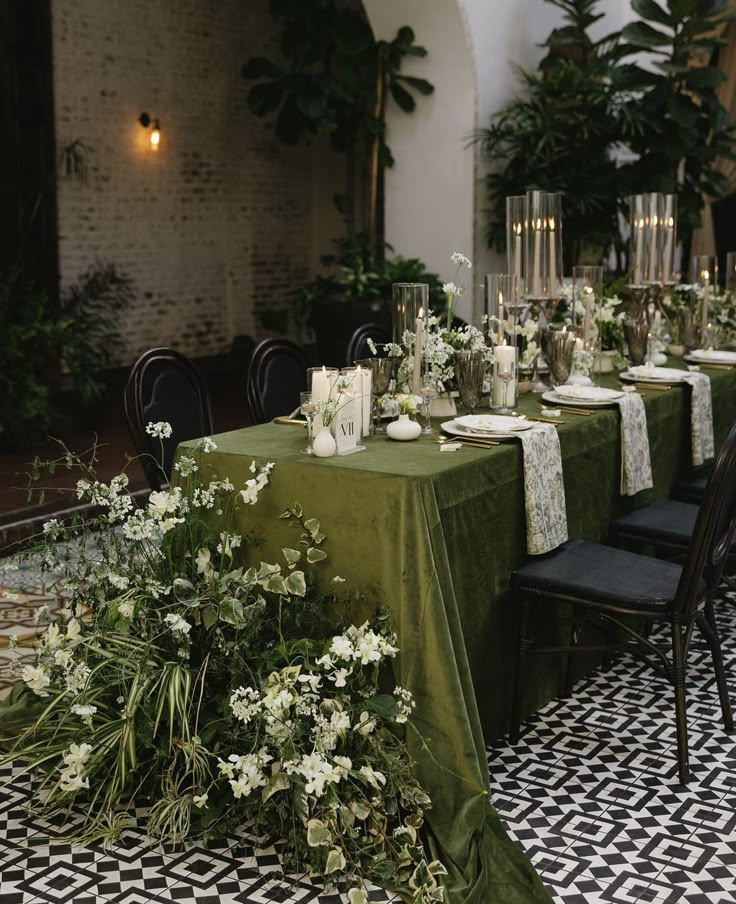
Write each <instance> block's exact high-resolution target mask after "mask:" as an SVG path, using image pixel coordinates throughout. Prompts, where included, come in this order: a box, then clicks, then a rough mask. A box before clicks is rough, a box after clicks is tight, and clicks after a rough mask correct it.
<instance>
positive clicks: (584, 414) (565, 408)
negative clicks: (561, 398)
mask: <svg viewBox="0 0 736 904" xmlns="http://www.w3.org/2000/svg"><path fill="white" fill-rule="evenodd" d="M559 407H560V408H561V409H562V411H563V413H564V414H579V415H580V416H581V417H590V416H591V414H595V411H592V410H591V409H590V408H570V406H569V405H564V404H563V403H562V402H560V405H559ZM542 411H544V406H542Z"/></svg>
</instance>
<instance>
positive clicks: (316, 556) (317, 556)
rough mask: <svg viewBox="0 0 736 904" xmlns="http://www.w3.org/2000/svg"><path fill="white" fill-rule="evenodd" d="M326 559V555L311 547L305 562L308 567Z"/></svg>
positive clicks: (322, 551)
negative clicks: (307, 563)
mask: <svg viewBox="0 0 736 904" xmlns="http://www.w3.org/2000/svg"><path fill="white" fill-rule="evenodd" d="M326 558H327V553H326V552H325V551H324V550H322V549H315V548H314V547H313V546H310V547H309V549H308V550H307V562H309V564H310V565H314V563H315V562H321V561H322V559H326Z"/></svg>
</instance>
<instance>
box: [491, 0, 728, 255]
mask: <svg viewBox="0 0 736 904" xmlns="http://www.w3.org/2000/svg"><path fill="white" fill-rule="evenodd" d="M546 2H549V3H552V4H553V5H554V6H556V7H557V8H558V9H559V10H560V12H561V13H562V18H563V22H564V25H563V27H561V28H557V29H554V30H553V31H552V33H551V34H550V36H549V38H548V39H547V41H546V42H545V46H546V47H547V48H548V53H547V56H546V57H545V59H544V60H543V61H542V63H541V64H540V68H539V71H536V72H529V71H525V70H522V69H519V70H518V78H519V81H520V83H521V88H522V90H521V93H520V94H519V95H518V96H516V97H514V98H512V99H511V100H510V101H509V102H508V103H507V104H505V105H504V106H503V107H502V108H501V110H500V111H499V112H498V113H497V114H495V115H494V117H493V118H492V120H491V123H490V125H489V127H488V128H487V129H484V130H481V131H480V132H479V133H478V134H477V135H476V140H477V141H479V142H480V143H481V145H482V148H483V150H484V152H485V154H486V156H487V157H488V159H489V161H490V162H491V164H492V166H493V170H492V172H491V173H490V175H489V176H488V178H487V190H488V199H489V202H490V209H489V228H488V235H489V241H491V242H492V243H494V244H495V245H496V247H498V248H499V249H503V248H504V247H505V240H506V239H505V216H506V211H505V198H506V196H507V195H514V194H523V193H524V192H525V191H526V190H527V189H531V188H540V189H543V190H550V191H551V190H557V191H562V192H563V193H564V197H563V206H564V217H565V222H564V226H565V229H564V233H563V239H564V256H565V266H566V268H569V267H570V266H572V264H574V263H577V262H578V261H579V260H580V259H587V260H595V259H600V258H601V257H602V256H603V255H604V253H605V252H606V251H607V250H608V248H610V247H611V246H613V247H615V248H617V249H618V250H621V239H620V236H619V226H618V216H617V214H618V212H619V211H622V210H623V205H624V204H625V199H626V197H627V196H628V195H630V194H634V193H639V192H645V191H665V192H676V193H677V194H678V196H679V221H680V222H679V235H680V237H681V238H682V239H683V240H684V242H685V251H686V254H687V253H688V248H689V240H690V235H691V232H692V229H693V228H694V227H695V226H697V225H699V223H700V212H701V210H702V208H703V203H704V196H706V195H707V196H711V197H719V196H721V195H723V194H724V193H725V192H726V191H728V188H729V186H728V183H727V180H726V179H725V178H724V177H723V176H722V175H721V174H720V173H719V172H718V169H717V166H716V164H717V160H718V158H719V157H721V158H724V157H725V158H728V159H733V156H734V155H733V144H734V131H733V128H732V126H731V125H729V124H728V123H727V122H726V111H725V110H724V108H723V106H722V105H721V104H720V102H719V101H718V98H717V97H716V94H715V90H716V88H717V86H718V84H719V83H720V82H721V81H722V80H723V78H724V76H723V73H722V72H721V71H720V70H719V69H718V68H717V65H716V62H717V61H716V58H715V51H716V50H717V48H718V47H719V46H721V45H722V44H723V43H724V42H723V41H722V40H721V39H719V38H716V37H714V35H713V29H714V28H715V27H716V26H717V25H718V24H720V23H723V22H725V21H727V20H728V19H730V18H732V14H731V13H730V12H728V9H729V4H728V0H667V3H666V5H663V4H660V3H658V2H656V0H632V8H633V10H634V12H635V13H636V14H637V15H639V16H641V21H637V22H634V23H632V24H630V25H628V26H626V27H625V28H624V29H623V31H622V32H621V33H618V32H614V33H611V34H609V35H606V36H605V37H603V38H602V39H600V40H598V41H594V40H593V39H592V38H591V36H590V34H589V30H590V28H591V26H592V25H593V24H594V23H595V22H598V21H599V20H601V19H602V17H603V16H602V14H601V13H599V12H598V11H597V9H598V0H546ZM652 23H654V24H652ZM641 51H647V52H649V53H651V54H653V68H646V69H645V68H644V67H642V66H640V65H638V64H637V63H632V62H630V61H629V57H631V56H632V55H633V54H638V53H640V52H641ZM696 63H697V65H695V64H696Z"/></svg>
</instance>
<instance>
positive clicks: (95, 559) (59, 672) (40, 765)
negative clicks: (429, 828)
mask: <svg viewBox="0 0 736 904" xmlns="http://www.w3.org/2000/svg"><path fill="white" fill-rule="evenodd" d="M147 429H148V432H149V433H150V434H151V435H152V436H156V437H160V438H161V439H162V440H163V439H164V438H168V437H170V436H171V427H170V425H169V424H166V423H164V422H161V423H157V424H149V425H148V428H147ZM216 448H217V447H216V445H215V443H214V442H213V441H212V440H210V439H209V438H205V439H203V440H201V441H200V442H199V443H198V444H197V447H196V448H192V449H190V450H188V451H187V452H184V453H183V454H181V455H180V456H179V458H178V460H177V463H176V465H175V477H176V480H177V481H178V486H176V487H174V488H173V489H171V490H169V491H163V492H154V493H151V495H150V498H149V501H148V505H147V506H145V507H144V508H142V509H136V508H135V506H134V504H133V501H132V499H131V497H130V496H129V494H128V491H127V478H126V477H125V475H124V474H121V475H119V476H117V477H115V478H114V479H113V480H112V481H111V482H110V483H109V484H102V483H99V482H98V481H97V478H96V476H95V474H94V470H93V469H91V468H90V467H89V466H88V465H87V464H86V463H85V462H83V461H82V460H81V458H80V457H78V456H75V455H73V454H71V453H70V452H68V451H67V450H64V454H63V455H62V456H61V458H60V459H59V460H58V461H57V462H55V463H52V464H53V466H54V467H55V468H56V469H64V468H66V469H68V470H69V471H70V473H73V472H74V471H75V470H77V469H80V468H81V471H82V476H81V479H80V480H78V481H77V482H76V487H75V488H74V490H75V493H76V495H77V497H79V498H81V499H84V500H86V501H88V502H90V503H92V504H94V505H96V506H99V507H100V508H101V510H102V514H101V515H100V517H98V518H96V519H94V520H93V521H91V522H87V523H86V524H80V523H74V524H72V525H71V526H64V525H62V524H60V523H59V522H58V521H50V522H47V524H46V525H45V526H44V536H43V543H42V544H41V548H40V550H38V553H39V554H40V555H41V557H42V558H41V561H42V562H43V567H44V569H45V570H48V571H49V573H50V575H51V578H52V581H51V583H52V588H51V589H52V590H54V589H55V590H56V591H57V592H58V593H59V594H60V595H62V596H63V597H64V599H65V600H66V601H67V604H68V607H69V609H70V610H71V612H72V613H73V616H72V617H71V618H70V619H69V620H66V621H63V620H56V619H54V618H51V617H49V616H48V613H46V614H45V615H43V614H42V622H43V624H42V625H41V626H40V628H39V636H38V639H37V643H36V661H35V662H34V663H33V664H24V663H23V662H20V661H19V662H17V663H16V666H15V668H16V671H17V673H18V674H19V676H20V678H21V681H22V684H21V685H20V686H19V688H20V689H18V688H16V692H15V694H14V697H13V700H12V702H11V704H10V705H9V706H6V707H5V709H4V710H3V711H0V738H2V739H3V740H4V742H5V743H6V744H7V745H9V750H8V753H7V757H6V759H7V760H11V759H12V760H14V761H16V762H23V763H25V764H27V768H28V769H29V770H31V771H32V772H33V774H34V776H35V777H36V778H37V779H38V781H37V782H36V783H35V788H34V790H35V792H36V795H35V800H34V806H35V807H37V808H38V809H39V810H41V811H44V812H51V813H57V812H64V811H66V810H67V808H68V807H70V806H72V805H76V806H77V812H79V813H80V814H81V815H82V825H81V827H79V828H77V829H74V830H70V831H73V833H74V837H75V838H76V839H77V840H81V841H83V842H86V843H90V842H93V841H103V842H104V843H106V844H114V843H115V841H116V840H117V839H118V838H119V836H120V833H121V831H122V829H123V828H125V825H126V818H125V811H126V810H129V809H130V808H131V807H132V806H133V805H134V804H136V802H140V801H144V800H147V801H148V808H149V812H148V819H147V829H148V831H149V833H150V834H151V835H153V836H155V837H157V838H160V839H162V840H163V841H169V842H181V841H182V840H186V839H195V838H212V837H218V836H226V835H229V834H230V835H231V834H233V833H235V832H241V831H243V830H245V831H246V832H247V833H248V836H249V837H250V839H251V841H252V843H253V844H254V845H255V846H267V845H269V844H273V843H278V845H279V854H280V858H281V863H282V866H283V868H284V870H285V871H286V872H287V873H289V874H293V875H300V874H303V873H308V874H309V875H310V876H313V877H317V878H320V877H321V878H322V880H323V881H324V882H326V883H332V885H334V886H335V887H336V888H337V889H339V890H340V891H343V892H345V893H346V894H347V896H348V900H349V901H350V904H367V901H368V896H367V892H366V890H365V887H364V885H365V883H366V882H368V881H372V882H378V883H380V884H382V885H385V886H386V887H388V888H392V889H396V890H398V891H399V892H401V893H402V894H403V895H404V897H405V899H406V900H407V901H411V902H414V904H436V902H441V901H442V900H443V892H442V889H441V888H440V887H439V885H438V878H437V877H438V876H440V875H442V874H443V873H444V872H445V870H444V868H443V867H442V865H441V864H440V863H438V862H429V860H428V858H427V854H426V852H425V850H424V846H423V843H422V840H421V836H420V834H419V833H420V829H421V826H422V823H423V811H424V809H425V808H426V807H427V806H428V805H429V799H428V797H427V795H426V794H425V792H424V791H423V790H422V788H421V787H420V785H419V784H418V782H417V780H416V778H415V774H414V764H413V762H412V760H411V758H410V756H409V754H408V751H407V749H406V747H405V745H404V742H403V740H402V736H403V732H404V730H405V728H406V727H408V726H407V723H408V719H409V717H410V715H411V712H412V709H413V707H414V702H413V698H412V695H411V694H410V693H409V692H408V691H407V690H405V689H404V688H401V687H394V682H392V681H390V669H389V668H388V663H389V661H390V659H391V658H392V657H394V656H395V655H396V653H397V652H398V648H397V639H396V636H395V635H394V634H393V632H392V631H391V629H390V626H389V623H388V619H387V617H386V615H385V614H383V613H381V612H380V611H378V612H377V613H376V615H375V617H374V618H372V619H371V620H370V621H366V622H365V623H363V624H361V625H355V624H350V623H349V621H347V619H346V617H345V615H343V614H341V613H346V612H347V603H348V597H347V596H345V595H342V594H340V593H339V592H338V588H339V584H340V582H341V581H342V578H340V577H339V576H334V577H332V578H331V579H330V578H326V577H325V576H324V570H325V568H326V567H327V566H326V564H325V563H326V560H327V554H326V553H325V551H324V549H323V546H324V542H325V539H326V537H325V534H324V533H323V532H322V530H321V527H320V523H319V521H317V520H316V519H314V518H308V517H307V516H306V514H305V513H304V512H303V511H302V508H301V506H300V505H299V504H298V503H295V504H294V505H293V506H292V507H290V508H289V509H288V510H287V511H285V512H283V514H282V515H281V518H282V519H283V521H284V528H285V534H287V533H289V532H291V533H292V535H293V537H294V540H293V541H292V543H293V545H286V546H285V547H284V549H283V550H282V555H283V561H282V562H281V563H266V562H263V561H262V560H261V559H260V557H259V555H258V551H257V547H258V545H259V544H258V538H256V537H255V536H254V535H253V534H252V533H251V532H250V531H249V529H248V528H247V527H244V526H243V525H244V524H247V522H248V520H250V519H247V517H246V512H247V511H248V510H249V507H250V506H253V505H255V504H256V503H257V501H258V498H259V495H260V494H261V493H262V492H264V491H266V488H267V485H268V483H269V476H270V473H271V470H272V468H273V464H271V463H267V464H263V465H260V466H257V465H256V463H255V462H254V463H253V465H252V467H251V472H252V475H253V476H252V477H251V478H249V479H248V480H247V481H246V482H245V485H244V486H243V487H242V488H236V487H234V486H233V484H232V483H231V482H230V481H228V480H227V479H224V480H223V479H219V478H218V477H217V474H216V472H215V469H214V467H213V465H212V464H211V458H212V456H211V453H212V452H213V451H214V450H215V449H216ZM208 456H209V459H208ZM42 472H43V468H41V467H40V466H39V467H38V468H36V470H35V473H34V474H32V475H31V476H32V481H31V483H32V486H34V487H38V486H39V483H40V480H41V477H42ZM236 516H237V521H236V520H235V518H236ZM289 526H290V530H289ZM286 542H287V544H288V539H287V541H286ZM317 570H319V572H321V573H322V585H323V587H325V586H326V588H327V589H325V590H322V591H320V590H318V588H317V585H316V580H315V575H316V573H317ZM354 602H355V600H353V603H354Z"/></svg>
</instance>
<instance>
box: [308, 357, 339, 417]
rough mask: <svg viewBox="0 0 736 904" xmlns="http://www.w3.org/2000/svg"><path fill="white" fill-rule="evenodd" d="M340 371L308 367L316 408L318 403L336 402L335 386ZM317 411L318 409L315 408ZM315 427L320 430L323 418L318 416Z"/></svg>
mask: <svg viewBox="0 0 736 904" xmlns="http://www.w3.org/2000/svg"><path fill="white" fill-rule="evenodd" d="M338 376H339V371H338V370H337V369H336V368H334V367H325V366H324V365H323V366H322V367H308V368H307V386H308V387H309V390H310V391H311V393H312V401H313V402H314V404H315V406H316V405H317V403H318V402H327V401H328V400H330V399H331V400H332V401H334V400H335V398H336V393H335V386H336V384H337V378H338ZM315 410H317V409H316V407H315ZM314 426H315V427H317V428H319V427H321V426H322V416H321V415H320V414H317V415H316V417H315V421H314Z"/></svg>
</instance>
